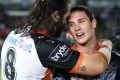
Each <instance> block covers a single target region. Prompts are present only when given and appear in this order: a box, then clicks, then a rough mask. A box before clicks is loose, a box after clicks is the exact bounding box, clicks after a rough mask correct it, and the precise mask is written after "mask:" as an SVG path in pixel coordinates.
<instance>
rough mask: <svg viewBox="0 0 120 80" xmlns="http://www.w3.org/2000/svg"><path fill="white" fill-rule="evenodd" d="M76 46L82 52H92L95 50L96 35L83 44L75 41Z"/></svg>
mask: <svg viewBox="0 0 120 80" xmlns="http://www.w3.org/2000/svg"><path fill="white" fill-rule="evenodd" d="M76 48H78V49H81V51H82V52H83V53H86V54H93V53H95V51H96V37H95V36H93V37H92V38H91V39H90V40H88V41H87V42H86V43H85V44H84V45H80V44H77V43H76Z"/></svg>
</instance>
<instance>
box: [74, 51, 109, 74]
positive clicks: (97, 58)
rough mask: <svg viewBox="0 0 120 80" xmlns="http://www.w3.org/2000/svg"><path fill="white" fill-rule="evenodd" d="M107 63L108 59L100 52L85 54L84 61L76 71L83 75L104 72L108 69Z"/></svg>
mask: <svg viewBox="0 0 120 80" xmlns="http://www.w3.org/2000/svg"><path fill="white" fill-rule="evenodd" d="M107 65H108V64H107V60H106V59H105V58H104V57H103V55H102V54H100V53H96V54H93V55H87V54H84V59H83V62H82V64H81V65H80V67H79V68H78V70H77V71H76V72H75V73H77V74H83V75H97V74H100V73H102V72H103V71H104V70H105V69H106V67H107Z"/></svg>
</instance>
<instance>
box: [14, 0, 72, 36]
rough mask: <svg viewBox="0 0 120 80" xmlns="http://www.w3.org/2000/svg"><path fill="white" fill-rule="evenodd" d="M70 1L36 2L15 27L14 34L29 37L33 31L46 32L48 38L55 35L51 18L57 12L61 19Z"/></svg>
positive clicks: (44, 0)
mask: <svg viewBox="0 0 120 80" xmlns="http://www.w3.org/2000/svg"><path fill="white" fill-rule="evenodd" d="M68 3H70V0H36V2H35V3H34V5H33V8H32V10H31V12H30V14H29V15H28V16H26V17H25V19H23V21H21V22H20V23H19V24H17V25H16V29H15V33H23V35H24V36H25V35H29V34H30V33H31V31H32V30H33V29H38V28H39V29H41V30H43V29H44V30H46V31H47V32H48V34H49V35H50V36H53V35H55V30H56V29H54V28H56V27H55V26H54V25H55V24H56V23H55V22H54V20H53V18H52V17H51V14H52V13H53V12H54V11H59V14H60V17H63V16H64V14H65V13H66V11H67V10H68Z"/></svg>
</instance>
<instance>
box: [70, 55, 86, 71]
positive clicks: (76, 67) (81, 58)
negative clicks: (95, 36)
mask: <svg viewBox="0 0 120 80" xmlns="http://www.w3.org/2000/svg"><path fill="white" fill-rule="evenodd" d="M83 58H84V55H83V53H80V56H79V59H78V61H77V63H76V64H75V66H74V67H73V68H72V69H71V70H70V71H69V73H74V72H75V71H76V70H77V69H78V68H79V66H80V65H81V64H82V61H83Z"/></svg>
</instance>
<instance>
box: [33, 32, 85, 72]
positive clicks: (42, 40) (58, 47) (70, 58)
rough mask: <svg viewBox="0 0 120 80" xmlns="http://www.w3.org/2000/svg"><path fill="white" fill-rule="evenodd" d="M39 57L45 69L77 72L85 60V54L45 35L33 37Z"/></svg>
mask: <svg viewBox="0 0 120 80" xmlns="http://www.w3.org/2000/svg"><path fill="white" fill-rule="evenodd" d="M32 38H33V40H34V43H35V46H36V50H37V53H38V57H39V59H40V61H41V63H42V65H43V66H44V67H47V68H50V69H51V68H59V69H64V70H66V71H68V72H69V73H73V72H75V71H76V70H77V69H78V67H79V66H80V64H81V63H82V60H83V54H82V53H80V52H78V51H74V50H72V49H70V47H69V46H68V45H66V44H64V43H62V42H60V41H58V40H55V39H51V38H49V37H46V36H44V35H37V34H36V35H32Z"/></svg>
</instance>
